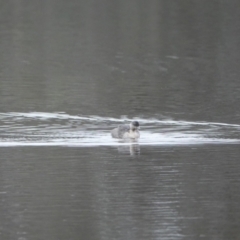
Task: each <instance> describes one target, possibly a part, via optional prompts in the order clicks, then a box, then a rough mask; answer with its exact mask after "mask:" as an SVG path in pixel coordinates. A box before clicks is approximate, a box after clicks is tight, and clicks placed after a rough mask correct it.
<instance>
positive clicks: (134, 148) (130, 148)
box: [118, 143, 140, 156]
mask: <svg viewBox="0 0 240 240" xmlns="http://www.w3.org/2000/svg"><path fill="white" fill-rule="evenodd" d="M118 152H119V153H123V154H130V155H131V156H138V155H140V146H139V144H138V143H131V144H129V145H119V146H118Z"/></svg>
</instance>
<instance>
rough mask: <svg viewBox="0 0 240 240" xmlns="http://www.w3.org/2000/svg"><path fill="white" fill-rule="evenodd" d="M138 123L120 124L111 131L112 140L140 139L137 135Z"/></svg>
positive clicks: (138, 134)
mask: <svg viewBox="0 0 240 240" xmlns="http://www.w3.org/2000/svg"><path fill="white" fill-rule="evenodd" d="M138 130H139V122H137V121H133V122H131V123H130V124H122V125H119V126H118V127H117V128H114V129H113V130H112V131H111V135H112V137H113V138H121V139H138V138H139V137H140V133H139V131H138Z"/></svg>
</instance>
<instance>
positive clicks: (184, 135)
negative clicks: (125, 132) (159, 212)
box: [0, 112, 240, 147]
mask: <svg viewBox="0 0 240 240" xmlns="http://www.w3.org/2000/svg"><path fill="white" fill-rule="evenodd" d="M134 119H137V120H138V121H139V122H140V125H141V138H140V140H139V141H138V144H140V145H190V144H214V143H217V144H220V143H221V144H229V143H239V142H240V139H239V133H240V125H238V124H228V123H217V122H191V121H183V120H173V119H171V118H166V117H164V118H163V119H156V118H148V119H147V118H140V117H139V118H134ZM132 120H133V119H130V118H128V117H127V116H122V117H121V118H119V119H118V118H111V117H101V116H81V115H79V116H74V115H69V114H67V113H63V112H57V113H45V112H29V113H20V112H9V113H0V147H5V146H79V147H81V146H116V145H117V146H119V144H121V145H129V142H123V141H119V140H115V139H112V138H111V136H110V130H111V129H112V128H114V127H115V126H116V125H118V124H119V123H125V122H126V123H127V122H129V121H132ZM134 143H135V142H134Z"/></svg>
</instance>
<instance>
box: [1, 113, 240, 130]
mask: <svg viewBox="0 0 240 240" xmlns="http://www.w3.org/2000/svg"><path fill="white" fill-rule="evenodd" d="M9 117H16V118H18V119H21V118H36V119H42V120H47V119H76V120H87V121H104V122H106V121H107V122H109V121H110V122H125V121H132V120H138V121H139V122H140V124H141V123H142V124H143V123H145V124H165V125H183V126H184V125H201V126H213V125H214V126H226V127H237V128H240V125H239V124H228V123H219V122H192V121H181V120H179V121H177V120H172V119H164V120H159V119H155V118H150V119H144V118H133V119H131V118H128V117H121V118H120V119H119V118H111V117H100V116H94V115H90V116H74V115H69V114H67V113H62V112H61V113H60V112H56V113H46V112H29V113H19V112H9V113H0V119H1V118H2V119H3V118H9Z"/></svg>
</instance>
